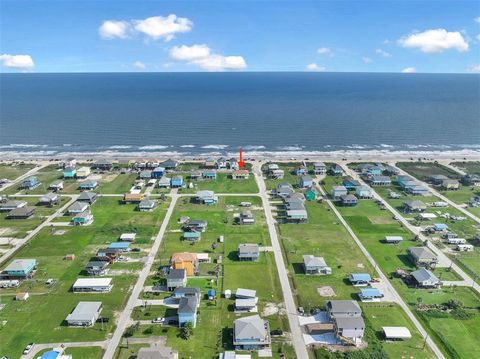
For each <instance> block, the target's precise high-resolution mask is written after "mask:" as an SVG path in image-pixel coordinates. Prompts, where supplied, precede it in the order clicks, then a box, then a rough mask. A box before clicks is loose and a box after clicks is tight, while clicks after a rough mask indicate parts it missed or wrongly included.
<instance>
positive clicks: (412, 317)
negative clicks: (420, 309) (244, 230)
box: [317, 186, 445, 359]
mask: <svg viewBox="0 0 480 359" xmlns="http://www.w3.org/2000/svg"><path fill="white" fill-rule="evenodd" d="M317 187H318V189H319V190H320V192H321V193H322V195H323V196H326V193H325V191H324V190H323V188H322V187H321V186H317ZM326 201H327V203H328V205H329V207H330V208H331V210H332V211H333V213H335V215H336V216H337V218H338V219H339V220H340V222H341V223H342V224H343V226H344V227H345V229H346V230H347V231H348V233H349V234H350V236H351V237H352V238H353V240H354V241H355V242H356V243H357V245H358V247H359V248H360V250H361V251H362V252H363V254H364V255H365V257H366V258H367V259H368V261H369V262H370V264H371V265H372V266H373V267H374V268H375V271H376V272H377V274H378V276H379V278H380V280H381V282H383V283H384V284H385V288H388V291H389V295H388V296H389V297H390V298H393V299H394V301H395V303H397V304H398V305H400V307H402V309H403V310H404V311H405V313H406V314H407V315H408V317H409V318H410V320H411V321H412V322H413V324H414V325H415V327H416V328H417V330H418V331H419V332H420V334H421V335H422V336H423V337H424V338H425V337H427V335H428V334H427V332H426V331H425V329H423V327H422V324H421V323H420V322H419V321H418V320H417V318H416V317H415V315H414V314H413V313H412V311H411V310H410V308H409V307H408V305H407V304H406V303H405V302H404V301H403V298H402V297H401V296H400V295H399V294H398V292H397V291H396V290H395V288H394V287H393V285H392V283H391V282H390V281H389V280H388V278H387V277H386V276H385V274H383V272H382V271H381V270H380V268H379V267H378V265H377V262H375V259H373V257H372V256H371V255H370V253H369V252H368V251H367V249H366V248H365V247H364V246H363V244H362V242H361V241H360V239H359V238H358V237H357V235H356V234H355V232H354V231H353V230H352V228H350V226H349V225H348V223H347V222H346V221H345V220H344V219H343V217H342V215H341V214H340V212H339V211H338V210H337V208H336V207H335V205H334V204H333V203H332V201H330V200H329V199H327V200H326ZM427 344H428V346H429V347H430V348H431V349H432V351H433V352H434V353H435V355H436V356H437V357H438V358H441V359H443V358H445V357H444V355H443V353H442V352H441V351H440V349H439V348H438V347H437V345H436V344H435V342H434V341H433V340H432V339H431V338H430V337H427Z"/></svg>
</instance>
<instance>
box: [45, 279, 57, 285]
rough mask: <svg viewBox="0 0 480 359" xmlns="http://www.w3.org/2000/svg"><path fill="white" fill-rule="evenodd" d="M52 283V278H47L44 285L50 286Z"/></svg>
mask: <svg viewBox="0 0 480 359" xmlns="http://www.w3.org/2000/svg"><path fill="white" fill-rule="evenodd" d="M53 282H55V281H54V279H53V278H48V279H47V280H46V281H45V284H46V285H52V284H53Z"/></svg>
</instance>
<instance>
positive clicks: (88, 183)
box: [80, 181, 98, 190]
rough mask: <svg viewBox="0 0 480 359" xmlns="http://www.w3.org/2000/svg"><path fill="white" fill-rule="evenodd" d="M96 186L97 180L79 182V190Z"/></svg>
mask: <svg viewBox="0 0 480 359" xmlns="http://www.w3.org/2000/svg"><path fill="white" fill-rule="evenodd" d="M97 187H98V182H97V181H83V182H82V183H80V189H81V190H92V189H95V188H97Z"/></svg>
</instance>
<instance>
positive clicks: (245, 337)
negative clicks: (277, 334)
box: [233, 315, 271, 350]
mask: <svg viewBox="0 0 480 359" xmlns="http://www.w3.org/2000/svg"><path fill="white" fill-rule="evenodd" d="M270 344H271V337H270V325H269V323H268V320H264V319H262V318H261V317H260V316H259V315H252V316H249V317H243V318H239V319H236V320H235V321H234V323H233V345H234V346H235V349H236V350H261V349H264V348H268V347H270Z"/></svg>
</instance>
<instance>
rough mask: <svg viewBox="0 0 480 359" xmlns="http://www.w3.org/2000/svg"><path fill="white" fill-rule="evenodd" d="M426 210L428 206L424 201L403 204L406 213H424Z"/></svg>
mask: <svg viewBox="0 0 480 359" xmlns="http://www.w3.org/2000/svg"><path fill="white" fill-rule="evenodd" d="M426 209H427V205H426V204H425V203H423V202H422V201H405V202H403V210H404V212H405V213H414V212H423V211H425V210H426Z"/></svg>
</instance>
